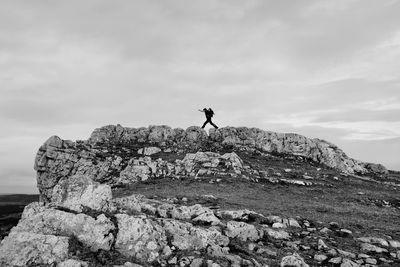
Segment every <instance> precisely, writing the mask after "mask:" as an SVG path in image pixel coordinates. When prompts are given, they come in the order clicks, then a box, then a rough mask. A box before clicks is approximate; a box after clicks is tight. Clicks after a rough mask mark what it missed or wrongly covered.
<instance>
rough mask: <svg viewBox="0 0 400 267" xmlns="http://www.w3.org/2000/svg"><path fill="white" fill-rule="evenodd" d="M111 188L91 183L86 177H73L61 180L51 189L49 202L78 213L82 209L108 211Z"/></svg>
mask: <svg viewBox="0 0 400 267" xmlns="http://www.w3.org/2000/svg"><path fill="white" fill-rule="evenodd" d="M111 199H112V193H111V187H110V186H109V185H105V184H99V183H97V182H94V181H92V179H90V178H89V177H87V176H83V175H74V176H72V177H69V178H65V179H61V180H60V181H59V182H58V184H57V185H56V186H55V187H54V188H53V193H52V196H51V202H52V203H53V204H55V205H58V206H63V207H66V208H69V209H71V210H75V211H78V212H81V211H82V208H83V207H89V208H91V209H94V210H98V211H108V210H110V208H111V207H110V205H111Z"/></svg>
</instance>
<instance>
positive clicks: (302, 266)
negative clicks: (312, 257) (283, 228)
mask: <svg viewBox="0 0 400 267" xmlns="http://www.w3.org/2000/svg"><path fill="white" fill-rule="evenodd" d="M280 266H281V267H309V265H308V264H307V263H305V261H304V259H303V258H302V257H301V256H300V255H299V254H297V253H294V254H293V255H289V256H286V257H283V258H282V260H281V264H280Z"/></svg>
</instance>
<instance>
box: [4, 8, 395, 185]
mask: <svg viewBox="0 0 400 267" xmlns="http://www.w3.org/2000/svg"><path fill="white" fill-rule="evenodd" d="M0 2H1V7H0V125H2V127H1V129H2V130H1V131H0V193H16V192H21V193H26V192H37V191H36V178H35V172H34V170H33V161H34V157H35V154H36V151H37V149H38V148H39V146H40V145H41V144H42V143H43V142H44V141H45V140H46V139H47V138H48V137H50V136H51V135H58V136H60V137H61V138H63V139H70V140H76V139H87V138H88V137H89V136H90V133H91V132H92V130H93V129H94V128H96V127H100V126H103V125H107V124H117V123H120V124H122V125H123V126H127V127H140V126H148V125H159V124H166V125H170V126H172V127H181V128H186V127H188V126H191V125H201V124H202V123H203V121H204V118H203V115H202V114H201V113H200V112H198V111H197V110H198V109H199V108H203V107H212V108H213V109H214V111H215V113H216V116H215V118H214V122H215V123H216V124H217V125H218V126H220V127H223V126H247V127H258V128H261V129H265V130H270V131H278V132H296V133H299V134H303V135H306V136H308V137H318V138H322V139H325V140H328V141H331V142H333V143H335V144H337V145H338V146H339V147H341V148H342V149H343V150H344V151H345V152H346V153H347V154H348V155H349V156H351V157H354V158H356V159H360V160H364V161H370V162H379V163H383V164H384V165H385V166H387V167H388V168H391V169H397V170H400V157H399V151H400V15H399V14H400V1H396V0H395V1H391V0H386V1H380V0H374V1H369V0H359V1H357V0H335V1H331V0H329V1H326V0H315V1H292V0H290V1H289V0H287V1H284V0H279V1H266V0H246V1H242V0H237V1H232V0H226V1H217V0H201V1H187V0H180V1H177V0H158V1H151V0H150V1H149V0H143V1H134V0H133V1H126V0H124V1H122V0H117V1H116V0H113V1H99V0H93V1H87V0H86V1H71V0H65V1H54V0H47V1H45V0H38V1H32V0H29V1H28V0H27V1H18V0H9V1H8V0H1V1H0Z"/></svg>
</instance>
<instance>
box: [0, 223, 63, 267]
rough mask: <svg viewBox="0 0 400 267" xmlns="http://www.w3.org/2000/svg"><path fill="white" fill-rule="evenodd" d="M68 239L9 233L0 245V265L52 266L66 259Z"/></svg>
mask: <svg viewBox="0 0 400 267" xmlns="http://www.w3.org/2000/svg"><path fill="white" fill-rule="evenodd" d="M68 246H69V238H68V237H62V236H55V235H45V234H36V233H32V232H30V231H29V232H22V231H15V230H13V231H11V233H10V234H9V235H8V236H7V237H6V238H4V240H3V241H2V242H1V244H0V265H1V266H4V267H8V266H10V267H11V266H28V265H29V266H31V265H41V264H47V265H50V264H54V263H58V262H61V261H63V260H65V259H66V258H67V257H68Z"/></svg>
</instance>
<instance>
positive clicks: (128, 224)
mask: <svg viewBox="0 0 400 267" xmlns="http://www.w3.org/2000/svg"><path fill="white" fill-rule="evenodd" d="M116 217H117V220H118V229H119V231H118V235H117V239H116V242H115V248H116V250H118V251H119V252H121V253H122V254H123V255H125V256H129V257H136V258H137V259H139V260H141V261H148V262H152V261H154V260H155V259H156V258H157V257H159V256H160V255H161V254H162V252H163V250H164V248H165V247H166V246H167V237H166V235H165V231H164V229H163V228H162V227H161V226H160V225H159V224H158V223H157V222H155V221H152V220H150V219H148V218H146V217H139V216H137V217H133V216H128V215H126V214H117V215H116Z"/></svg>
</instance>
